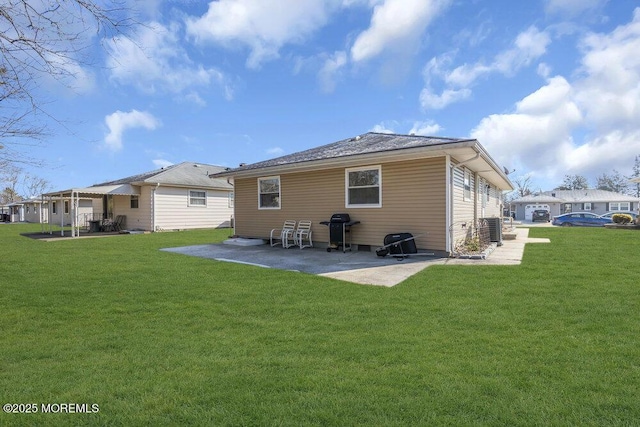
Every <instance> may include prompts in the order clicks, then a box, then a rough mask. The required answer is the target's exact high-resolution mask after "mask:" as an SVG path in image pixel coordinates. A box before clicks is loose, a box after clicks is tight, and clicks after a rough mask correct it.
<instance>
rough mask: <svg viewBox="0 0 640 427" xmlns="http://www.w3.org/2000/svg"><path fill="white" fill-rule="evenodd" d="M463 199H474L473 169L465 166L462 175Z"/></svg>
mask: <svg viewBox="0 0 640 427" xmlns="http://www.w3.org/2000/svg"><path fill="white" fill-rule="evenodd" d="M462 199H463V200H473V199H472V198H471V171H470V170H469V169H467V168H464V171H463V177H462Z"/></svg>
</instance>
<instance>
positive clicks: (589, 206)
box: [584, 202, 592, 212]
mask: <svg viewBox="0 0 640 427" xmlns="http://www.w3.org/2000/svg"><path fill="white" fill-rule="evenodd" d="M584 210H585V211H586V212H590V211H591V210H592V204H591V202H584Z"/></svg>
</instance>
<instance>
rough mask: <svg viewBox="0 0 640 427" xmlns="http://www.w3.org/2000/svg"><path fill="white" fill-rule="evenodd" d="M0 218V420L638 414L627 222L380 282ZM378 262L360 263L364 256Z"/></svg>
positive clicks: (383, 419) (638, 353) (412, 420)
mask: <svg viewBox="0 0 640 427" xmlns="http://www.w3.org/2000/svg"><path fill="white" fill-rule="evenodd" d="M39 229H40V227H39V226H33V225H0V247H2V248H3V250H2V256H1V259H0V329H1V332H2V333H1V334H0V398H1V400H2V402H0V403H2V404H5V403H25V404H26V403H36V404H37V405H40V404H42V403H45V404H46V403H79V404H83V403H85V404H94V403H95V404H98V405H99V412H97V413H91V414H60V413H58V414H51V413H49V414H42V413H37V414H6V413H2V414H0V425H56V426H59V425H110V426H112V425H123V426H137V425H144V426H148V425H229V426H238V425H255V426H270V425H278V426H301V425H340V426H345V425H349V426H353V425H363V426H364V425H366V426H369V425H376V426H394V425H395V426H406V425H452V426H461V425H492V426H493V425H504V426H519V425H522V426H530V425H545V426H546V425H556V426H567V425H580V426H583V425H593V426H602V425H621V426H628V425H638V424H640V421H639V420H640V392H639V391H638V390H639V384H640V289H639V283H638V278H639V277H640V259H639V251H638V248H640V232H637V231H627V230H607V229H604V228H602V229H600V228H596V229H589V228H571V229H566V228H562V229H560V228H534V229H532V230H531V232H530V236H531V237H548V238H550V239H551V243H550V244H530V245H527V248H526V250H525V256H524V260H523V263H522V265H520V266H504V267H502V266H481V265H477V266H436V267H429V268H428V269H426V270H424V271H423V272H421V273H419V274H417V275H415V276H413V277H412V278H410V279H409V280H407V281H405V282H404V283H402V284H400V285H398V286H396V287H394V288H381V287H374V286H362V285H356V284H352V283H347V282H340V281H335V280H331V279H326V278H321V277H316V276H312V275H306V274H300V273H294V272H286V271H277V270H267V269H261V268H257V267H252V266H247V265H236V264H229V263H220V262H215V261H212V260H205V259H199V258H192V257H188V256H184V255H179V254H173V253H167V252H161V251H159V250H158V249H160V248H163V247H174V246H185V245H194V244H204V243H212V242H219V241H221V240H223V239H224V238H226V237H227V235H228V234H229V232H228V230H216V231H187V232H176V233H156V234H147V235H122V236H115V237H110V238H102V239H75V240H66V241H56V242H43V241H36V240H32V239H30V238H26V237H23V236H21V235H20V233H23V232H26V231H29V230H32V231H37V230H39ZM372 256H374V255H372Z"/></svg>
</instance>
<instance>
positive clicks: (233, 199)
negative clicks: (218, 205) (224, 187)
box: [227, 191, 235, 208]
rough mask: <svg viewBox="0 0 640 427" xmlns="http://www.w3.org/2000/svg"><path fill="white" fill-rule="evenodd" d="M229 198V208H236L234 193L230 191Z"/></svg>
mask: <svg viewBox="0 0 640 427" xmlns="http://www.w3.org/2000/svg"><path fill="white" fill-rule="evenodd" d="M227 197H228V207H230V208H233V207H235V194H233V191H230V192H229V195H228V196H227Z"/></svg>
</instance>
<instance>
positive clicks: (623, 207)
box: [609, 202, 631, 211]
mask: <svg viewBox="0 0 640 427" xmlns="http://www.w3.org/2000/svg"><path fill="white" fill-rule="evenodd" d="M609 210H610V211H629V210H631V209H629V202H615V203H609Z"/></svg>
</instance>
